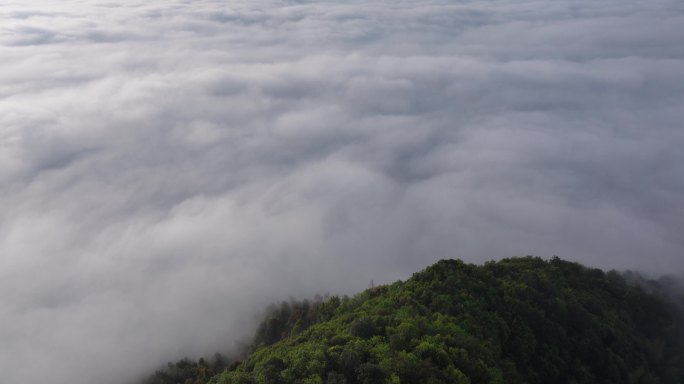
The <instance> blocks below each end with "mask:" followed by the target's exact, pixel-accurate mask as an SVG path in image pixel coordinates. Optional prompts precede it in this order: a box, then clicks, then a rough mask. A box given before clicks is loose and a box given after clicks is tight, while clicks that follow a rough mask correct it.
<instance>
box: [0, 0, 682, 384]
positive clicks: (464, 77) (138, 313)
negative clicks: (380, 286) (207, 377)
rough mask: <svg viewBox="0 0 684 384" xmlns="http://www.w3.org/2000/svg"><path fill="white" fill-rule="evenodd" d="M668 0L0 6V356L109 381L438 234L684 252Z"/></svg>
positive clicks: (199, 345)
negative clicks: (273, 303)
mask: <svg viewBox="0 0 684 384" xmlns="http://www.w3.org/2000/svg"><path fill="white" fill-rule="evenodd" d="M682 79H684V5H683V4H682V2H681V1H678V0H649V1H637V0H619V1H618V0H599V1H596V0H573V1H570V0H553V1H548V0H543V1H542V0H493V1H474V0H472V1H470V0H465V1H446V0H425V1H418V0H404V1H394V0H393V1H389V0H387V1H314V2H310V1H273V0H257V1H252V0H250V1H246V0H244V1H219V0H204V1H200V0H194V1H184V0H165V1H149V0H144V1H143V0H121V1H117V2H114V1H98V0H63V1H52V0H31V1H14V2H12V1H9V2H7V1H5V2H3V3H2V4H0V196H1V198H0V319H2V327H0V372H2V381H3V383H6V384H19V383H38V382H47V381H49V382H51V383H57V384H66V383H69V384H86V383H102V384H107V383H112V384H115V383H121V382H122V381H124V380H127V379H129V378H131V377H134V376H135V375H137V374H139V373H140V372H143V371H145V370H146V369H151V368H152V367H154V366H155V364H158V363H160V362H162V361H164V360H166V359H175V358H179V357H182V356H184V355H193V354H194V355H199V354H202V353H211V352H213V351H214V350H222V349H226V348H228V347H230V346H231V345H232V344H231V343H232V341H234V340H235V339H237V338H242V337H244V336H245V335H244V333H245V332H248V330H250V329H251V325H250V322H251V321H252V319H253V317H252V316H253V314H254V312H255V311H256V310H258V309H260V308H261V307H262V306H263V305H264V304H265V303H267V302H270V301H272V300H276V299H283V298H287V297H288V296H290V295H293V296H300V297H301V296H306V295H312V294H314V293H324V292H342V293H351V292H355V291H358V290H360V289H363V288H364V287H365V286H366V285H367V284H368V282H369V281H370V280H371V279H375V281H376V282H387V281H391V280H394V279H397V278H404V277H406V276H407V275H408V274H410V273H411V272H413V271H415V270H416V269H418V268H421V267H423V266H426V265H428V264H430V263H431V262H433V261H435V260H437V259H439V258H445V257H461V258H464V259H466V260H468V261H473V262H481V261H484V260H489V259H492V258H501V257H505V256H512V255H525V254H536V255H542V256H547V257H548V256H552V255H554V254H557V255H560V256H561V257H565V258H568V259H571V260H577V261H580V262H583V263H587V264H590V265H593V266H598V267H604V268H633V269H634V268H637V269H645V270H647V271H651V272H675V273H679V272H681V271H682V270H683V269H684V267H683V265H684V263H683V262H682V257H683V256H684V236H683V235H682V233H684V150H682V147H683V146H684V129H683V126H682V122H683V121H684V81H682Z"/></svg>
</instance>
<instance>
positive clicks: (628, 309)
mask: <svg viewBox="0 0 684 384" xmlns="http://www.w3.org/2000/svg"><path fill="white" fill-rule="evenodd" d="M655 288H657V286H656V287H655ZM654 291H657V289H644V288H643V287H637V286H634V285H630V284H627V283H626V282H625V279H624V278H623V277H622V276H620V275H619V274H618V273H616V272H609V273H604V272H602V271H600V270H596V269H589V268H585V267H583V266H581V265H579V264H576V263H571V262H567V261H563V260H560V259H558V258H554V259H552V260H550V261H544V260H542V259H539V258H533V257H525V258H512V259H505V260H502V261H499V262H490V263H486V264H485V265H483V266H476V265H471V264H466V263H463V262H461V261H456V260H443V261H440V262H438V263H436V264H435V265H433V266H431V267H429V268H427V269H425V270H424V271H422V272H419V273H416V274H414V276H413V277H412V278H410V279H409V280H407V281H406V282H396V283H394V284H392V285H388V286H380V287H375V288H371V289H368V290H366V291H365V292H363V293H361V294H359V295H357V296H355V297H353V298H338V297H331V298H328V299H326V300H321V301H318V302H313V303H310V302H307V301H304V302H292V303H283V304H282V305H281V306H280V307H273V308H272V309H271V311H270V313H269V315H268V316H267V317H266V319H265V320H264V321H263V323H262V324H261V326H260V327H259V330H258V331H257V334H256V336H255V339H254V344H253V346H252V347H251V353H249V354H248V355H247V356H246V358H245V359H244V360H243V361H241V362H236V363H233V364H231V365H230V366H229V367H228V368H227V369H223V367H221V368H220V369H210V370H208V371H209V372H212V373H213V372H220V373H218V374H215V375H214V376H213V377H211V378H210V379H209V380H208V382H209V383H210V384H226V383H273V384H279V383H331V384H332V383H347V384H357V383H359V384H362V383H363V384H366V383H368V384H370V383H374V384H375V383H459V384H460V383H531V384H534V383H620V384H622V383H681V382H684V354H683V353H682V352H683V347H682V346H684V318H683V317H682V313H681V311H680V309H679V308H681V303H682V301H681V300H682V299H681V297H680V298H679V299H677V300H679V303H673V302H672V296H671V295H670V296H669V298H668V299H667V301H666V300H665V299H664V298H663V297H665V295H663V294H659V293H657V292H655V293H654ZM678 304H679V305H678ZM184 364H186V363H184ZM186 366H187V367H188V368H187V369H185V371H186V372H191V373H192V372H195V371H197V372H199V371H200V369H199V368H198V367H200V368H201V364H200V365H197V364H195V365H194V366H190V365H187V364H186ZM170 367H171V365H170ZM209 367H210V368H218V366H216V365H210V366H209ZM177 368H178V366H176V367H175V368H174V369H177ZM206 371H207V369H205V372H206ZM179 377H180V376H179ZM207 378H208V376H206V375H205V374H203V375H201V377H200V376H197V375H195V377H194V379H190V378H188V379H187V380H186V381H185V382H186V383H204V382H207ZM152 382H154V383H157V382H159V383H161V382H162V381H150V383H152Z"/></svg>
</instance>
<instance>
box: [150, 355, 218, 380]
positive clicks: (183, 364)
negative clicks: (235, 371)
mask: <svg viewBox="0 0 684 384" xmlns="http://www.w3.org/2000/svg"><path fill="white" fill-rule="evenodd" d="M227 364H228V359H227V358H226V357H225V356H223V355H221V354H219V353H217V354H215V355H214V357H213V358H212V359H204V358H200V359H199V360H197V361H194V360H190V359H187V358H185V359H182V360H180V361H178V362H175V363H168V364H167V365H166V367H164V368H162V369H159V370H157V371H156V372H155V373H154V374H153V375H151V376H150V377H148V378H146V379H144V380H143V381H142V382H141V384H204V383H206V382H207V380H209V379H210V378H211V377H212V376H214V375H216V374H218V373H220V372H222V371H223V370H224V369H225V368H226V366H227Z"/></svg>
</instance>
